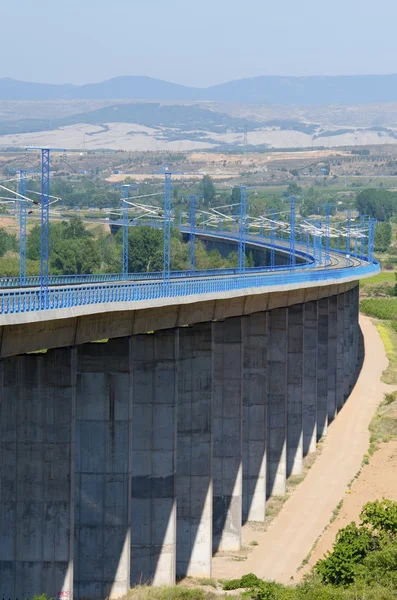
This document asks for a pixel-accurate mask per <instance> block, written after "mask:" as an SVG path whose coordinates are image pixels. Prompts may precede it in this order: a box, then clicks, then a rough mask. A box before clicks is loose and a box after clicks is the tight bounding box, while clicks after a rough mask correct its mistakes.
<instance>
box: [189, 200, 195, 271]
mask: <svg viewBox="0 0 397 600" xmlns="http://www.w3.org/2000/svg"><path fill="white" fill-rule="evenodd" d="M196 200H197V199H196V196H190V207H189V221H190V272H193V271H194V270H195V268H196Z"/></svg>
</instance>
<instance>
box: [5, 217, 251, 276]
mask: <svg viewBox="0 0 397 600" xmlns="http://www.w3.org/2000/svg"><path fill="white" fill-rule="evenodd" d="M49 246H50V273H51V274H52V275H77V274H91V273H120V272H121V268H122V231H121V229H120V231H119V232H118V233H117V234H116V235H112V234H111V233H107V232H105V230H104V228H103V227H102V226H101V225H98V226H94V227H93V228H91V229H88V228H87V227H86V226H85V225H84V223H83V221H82V220H81V219H80V218H79V217H72V218H71V219H70V221H63V222H60V223H52V224H51V225H50V238H49ZM237 264H238V255H237V252H234V251H233V252H231V253H230V254H229V255H228V256H227V257H223V256H222V255H221V254H220V252H219V251H218V250H211V251H210V252H207V251H206V249H205V247H204V245H203V243H202V242H200V241H198V240H197V241H196V269H222V268H235V267H237ZM253 265H254V263H253V258H252V255H248V257H247V266H253ZM189 268H190V247H189V244H188V243H185V242H183V240H182V236H181V234H180V233H179V232H178V231H177V230H174V229H173V230H172V233H171V269H172V270H173V271H182V270H188V269H189ZM162 269H163V232H162V230H159V229H154V228H151V227H130V229H129V272H130V273H143V272H152V271H161V270H162ZM39 272H40V226H39V225H35V226H34V227H33V229H32V231H31V233H30V234H29V236H28V239H27V274H28V275H37V274H39ZM18 274H19V255H18V239H17V237H16V236H15V235H14V234H9V233H7V232H5V231H4V229H0V276H3V277H4V276H6V277H12V276H17V275H18Z"/></svg>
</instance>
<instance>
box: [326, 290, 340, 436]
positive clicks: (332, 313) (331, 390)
mask: <svg viewBox="0 0 397 600" xmlns="http://www.w3.org/2000/svg"><path fill="white" fill-rule="evenodd" d="M337 334H338V297H337V296H330V297H329V298H328V424H329V423H331V422H332V421H333V420H334V418H335V417H336V414H337V407H336V377H337V368H338V364H337V360H338V359H337V351H338V349H337Z"/></svg>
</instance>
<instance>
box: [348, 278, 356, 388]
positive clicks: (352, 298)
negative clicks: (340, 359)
mask: <svg viewBox="0 0 397 600" xmlns="http://www.w3.org/2000/svg"><path fill="white" fill-rule="evenodd" d="M356 289H357V288H352V289H351V290H350V292H349V294H350V366H351V371H350V391H352V389H353V387H354V385H355V383H356V379H357V347H356V342H357V314H356V305H357V302H356Z"/></svg>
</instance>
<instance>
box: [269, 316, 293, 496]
mask: <svg viewBox="0 0 397 600" xmlns="http://www.w3.org/2000/svg"><path fill="white" fill-rule="evenodd" d="M287 331H288V309H287V308H276V309H274V310H271V311H270V312H269V349H268V360H267V371H268V413H267V422H268V443H267V496H284V495H285V493H286V472H287V444H286V436H287V354H288V352H287V342H288V340H287Z"/></svg>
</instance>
